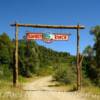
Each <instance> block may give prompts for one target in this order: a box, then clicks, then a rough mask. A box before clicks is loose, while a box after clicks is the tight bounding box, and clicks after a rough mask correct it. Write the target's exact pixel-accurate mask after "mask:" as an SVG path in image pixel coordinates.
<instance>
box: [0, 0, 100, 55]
mask: <svg viewBox="0 0 100 100" xmlns="http://www.w3.org/2000/svg"><path fill="white" fill-rule="evenodd" d="M99 10H100V0H0V34H1V33H2V32H6V33H7V34H8V35H9V36H10V37H11V38H14V31H15V30H14V28H12V27H10V24H12V23H14V22H15V21H17V22H18V23H30V24H51V25H55V24H56V25H77V24H78V23H79V24H82V25H84V26H85V27H86V28H85V29H84V30H81V31H80V36H81V41H80V47H81V49H80V51H81V52H82V51H83V50H84V48H85V47H86V46H87V45H93V43H94V42H93V36H91V35H90V34H89V33H90V29H91V27H93V26H95V25H100V11H99ZM26 31H31V32H37V31H42V32H44V31H48V32H49V31H50V32H58V33H59V32H66V33H69V32H70V33H71V36H70V39H69V41H56V42H55V41H54V42H53V43H51V44H46V43H44V42H43V41H37V43H38V44H40V45H44V46H46V47H48V48H52V49H54V50H57V51H67V52H70V53H71V54H74V55H75V54H76V31H75V30H60V29H59V30H53V29H51V30H50V29H49V30H47V29H31V28H20V30H19V38H22V37H23V35H25V32H26Z"/></svg>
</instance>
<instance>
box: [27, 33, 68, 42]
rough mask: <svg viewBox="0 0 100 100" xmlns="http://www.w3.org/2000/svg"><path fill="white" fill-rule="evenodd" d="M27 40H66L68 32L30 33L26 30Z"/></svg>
mask: <svg viewBox="0 0 100 100" xmlns="http://www.w3.org/2000/svg"><path fill="white" fill-rule="evenodd" d="M26 38H27V40H43V41H45V42H47V43H50V42H52V41H59V40H60V41H62V40H63V41H66V40H68V39H69V34H61V33H60V34H58V33H53V34H52V33H35V32H34V33H32V32H28V33H27V36H26Z"/></svg>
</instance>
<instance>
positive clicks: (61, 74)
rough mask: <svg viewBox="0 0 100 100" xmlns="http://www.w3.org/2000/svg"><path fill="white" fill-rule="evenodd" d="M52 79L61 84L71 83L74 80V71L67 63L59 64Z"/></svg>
mask: <svg viewBox="0 0 100 100" xmlns="http://www.w3.org/2000/svg"><path fill="white" fill-rule="evenodd" d="M53 78H54V80H56V81H58V82H61V83H63V84H72V83H73V82H75V80H76V75H75V72H74V71H73V70H72V67H71V66H69V65H67V64H61V65H60V66H59V67H58V68H57V69H56V71H55V73H54V75H53Z"/></svg>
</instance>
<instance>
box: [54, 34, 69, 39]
mask: <svg viewBox="0 0 100 100" xmlns="http://www.w3.org/2000/svg"><path fill="white" fill-rule="evenodd" d="M68 39H69V35H66V34H55V38H54V40H68Z"/></svg>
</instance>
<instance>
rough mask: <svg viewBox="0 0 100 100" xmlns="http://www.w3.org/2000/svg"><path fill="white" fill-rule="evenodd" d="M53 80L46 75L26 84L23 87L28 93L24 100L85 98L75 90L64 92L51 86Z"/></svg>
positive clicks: (75, 99)
mask: <svg viewBox="0 0 100 100" xmlns="http://www.w3.org/2000/svg"><path fill="white" fill-rule="evenodd" d="M51 80H52V78H51V77H44V78H41V79H38V80H36V81H33V82H32V83H28V84H26V85H25V86H24V87H23V89H24V90H25V93H26V94H25V97H23V98H25V99H24V100H85V99H84V98H83V97H81V96H79V95H77V94H76V93H74V92H62V91H58V90H56V89H55V88H54V87H49V86H50V85H51V84H52V83H51ZM53 84H54V83H53Z"/></svg>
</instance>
